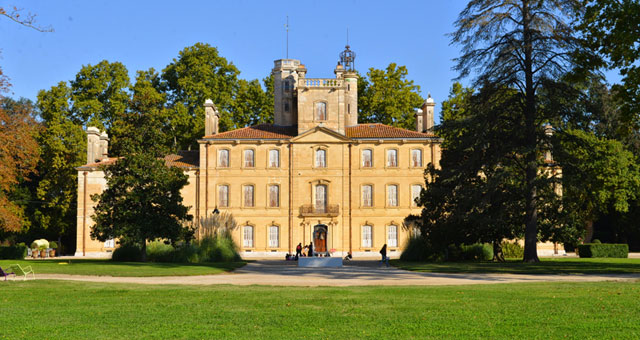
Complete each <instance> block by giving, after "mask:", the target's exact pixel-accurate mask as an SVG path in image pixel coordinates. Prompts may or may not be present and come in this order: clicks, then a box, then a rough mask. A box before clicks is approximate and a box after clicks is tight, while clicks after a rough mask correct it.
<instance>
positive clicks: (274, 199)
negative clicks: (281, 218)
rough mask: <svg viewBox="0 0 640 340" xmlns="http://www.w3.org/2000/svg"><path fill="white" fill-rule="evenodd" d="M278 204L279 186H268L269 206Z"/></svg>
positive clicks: (273, 206)
mask: <svg viewBox="0 0 640 340" xmlns="http://www.w3.org/2000/svg"><path fill="white" fill-rule="evenodd" d="M279 206H280V186H278V185H270V186H269V207H270V208H277V207H279Z"/></svg>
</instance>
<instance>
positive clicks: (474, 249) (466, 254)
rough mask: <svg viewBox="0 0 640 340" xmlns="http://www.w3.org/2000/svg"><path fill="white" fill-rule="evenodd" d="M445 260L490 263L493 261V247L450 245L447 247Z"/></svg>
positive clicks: (487, 245)
mask: <svg viewBox="0 0 640 340" xmlns="http://www.w3.org/2000/svg"><path fill="white" fill-rule="evenodd" d="M447 260H449V261H491V260H493V247H492V246H491V245H490V244H487V243H484V244H483V243H474V244H470V245H466V244H461V245H460V246H456V245H453V244H452V245H449V247H447Z"/></svg>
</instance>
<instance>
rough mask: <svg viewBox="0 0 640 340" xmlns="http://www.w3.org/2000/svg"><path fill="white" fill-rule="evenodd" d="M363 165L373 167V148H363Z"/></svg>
mask: <svg viewBox="0 0 640 340" xmlns="http://www.w3.org/2000/svg"><path fill="white" fill-rule="evenodd" d="M362 167H363V168H371V167H373V150H371V149H364V150H362Z"/></svg>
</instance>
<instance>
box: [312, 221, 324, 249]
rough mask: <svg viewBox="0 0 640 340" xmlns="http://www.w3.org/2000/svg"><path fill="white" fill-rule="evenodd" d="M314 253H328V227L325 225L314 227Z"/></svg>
mask: <svg viewBox="0 0 640 340" xmlns="http://www.w3.org/2000/svg"><path fill="white" fill-rule="evenodd" d="M313 252H314V253H326V252H327V226H326V225H324V224H318V225H316V226H315V227H313Z"/></svg>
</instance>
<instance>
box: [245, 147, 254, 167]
mask: <svg viewBox="0 0 640 340" xmlns="http://www.w3.org/2000/svg"><path fill="white" fill-rule="evenodd" d="M254 166H255V153H254V152H253V150H244V167H245V168H253V167H254Z"/></svg>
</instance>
